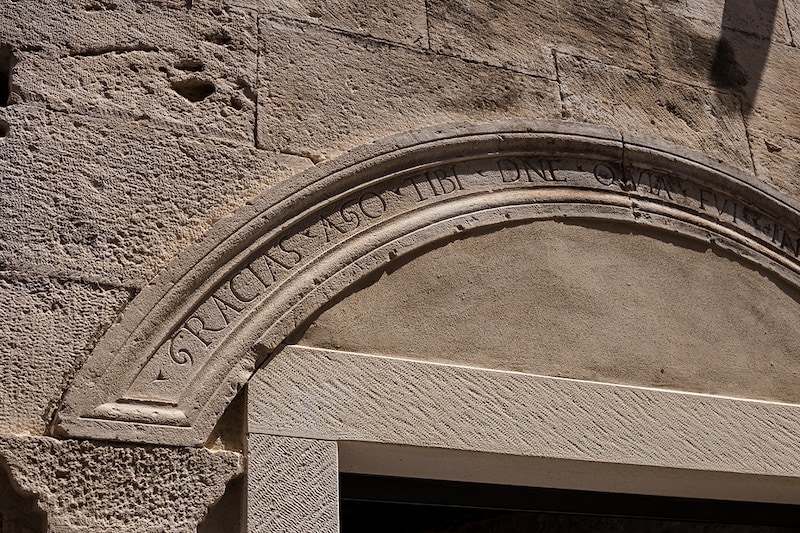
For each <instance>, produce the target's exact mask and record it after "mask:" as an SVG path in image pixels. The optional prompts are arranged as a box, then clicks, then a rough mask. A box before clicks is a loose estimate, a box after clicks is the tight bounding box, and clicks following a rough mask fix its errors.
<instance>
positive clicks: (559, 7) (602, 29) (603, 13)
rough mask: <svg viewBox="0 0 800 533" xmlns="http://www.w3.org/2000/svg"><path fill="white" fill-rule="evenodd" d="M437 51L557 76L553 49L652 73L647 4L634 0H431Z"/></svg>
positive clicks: (551, 76)
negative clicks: (587, 0) (644, 5)
mask: <svg viewBox="0 0 800 533" xmlns="http://www.w3.org/2000/svg"><path fill="white" fill-rule="evenodd" d="M428 6H429V22H428V23H429V27H430V40H431V49H432V50H435V51H437V52H442V53H446V54H449V55H454V56H458V57H464V58H467V59H471V60H474V61H481V62H487V63H489V64H492V65H497V66H502V67H505V68H510V69H512V70H518V71H521V72H527V73H530V74H535V75H538V76H546V77H549V78H551V79H555V76H556V71H555V65H554V61H553V50H554V49H555V50H560V51H563V52H566V53H574V54H580V55H583V56H586V57H591V58H594V59H597V60H602V61H607V62H609V63H611V64H614V65H619V66H626V67H630V68H636V69H639V70H644V71H651V70H652V68H653V60H652V56H651V55H650V46H649V42H648V29H647V23H646V20H645V10H644V8H643V7H642V4H641V3H639V2H635V1H630V0H602V1H593V2H591V3H590V4H589V3H586V2H582V1H579V0H566V1H564V0H547V1H544V2H537V3H536V4H531V3H530V2H527V1H525V0H510V1H506V2H495V1H492V0H458V1H453V0H430V1H429V2H428Z"/></svg>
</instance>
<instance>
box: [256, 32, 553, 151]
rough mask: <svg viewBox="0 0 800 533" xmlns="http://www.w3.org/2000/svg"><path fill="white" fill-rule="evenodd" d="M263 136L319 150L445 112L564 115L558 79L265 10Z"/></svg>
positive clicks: (436, 119) (481, 117)
mask: <svg viewBox="0 0 800 533" xmlns="http://www.w3.org/2000/svg"><path fill="white" fill-rule="evenodd" d="M259 27H260V30H261V40H262V47H263V48H262V52H261V56H260V57H261V59H260V61H261V63H260V68H259V76H260V77H261V85H260V86H259V100H258V105H259V120H258V129H259V131H258V144H259V146H261V147H263V148H267V149H271V150H278V151H282V152H288V153H294V154H300V155H305V156H308V157H311V158H313V159H315V160H319V159H325V158H329V157H331V156H332V155H335V154H337V153H340V152H342V151H344V150H347V149H350V148H353V147H355V146H358V145H360V144H363V143H365V142H368V141H371V140H374V139H375V138H379V137H383V136H386V135H389V134H392V133H399V132H403V131H407V130H410V129H414V128H420V127H423V126H430V125H435V124H441V123H446V122H455V121H461V120H465V121H469V122H473V123H479V122H487V121H491V120H495V119H500V118H515V117H517V118H519V117H525V118H559V117H560V104H559V96H558V87H557V85H556V84H555V83H553V82H551V81H548V80H545V79H542V78H536V77H532V76H527V75H524V74H517V73H514V72H510V71H507V70H502V69H498V68H494V67H488V66H483V65H476V64H473V63H469V62H465V61H461V60H459V59H454V58H449V57H443V56H439V55H435V54H429V53H418V52H414V51H410V50H408V49H405V48H400V47H395V46H392V45H389V44H386V43H382V42H378V41H374V40H370V39H366V38H360V37H352V36H347V35H340V34H335V33H331V32H325V31H322V30H321V29H319V28H316V27H313V26H306V25H299V24H295V23H281V22H277V21H272V20H269V19H266V18H262V20H261V23H260V26H259Z"/></svg>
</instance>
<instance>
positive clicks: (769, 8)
mask: <svg viewBox="0 0 800 533" xmlns="http://www.w3.org/2000/svg"><path fill="white" fill-rule="evenodd" d="M778 9H780V2H779V1H778V0H757V1H754V0H725V8H724V10H723V13H722V31H721V33H720V37H719V40H718V41H717V47H716V52H715V54H714V59H713V61H712V63H711V71H710V73H709V74H710V81H711V82H712V83H713V84H714V87H716V88H717V89H719V90H721V91H725V92H735V93H737V94H739V95H740V96H741V97H742V112H743V113H744V115H745V116H747V115H749V114H750V111H751V109H752V107H753V102H754V100H755V97H756V94H757V93H758V87H759V85H760V83H761V76H762V74H763V72H764V66H765V64H766V62H767V55H768V54H769V48H770V44H771V40H770V38H771V36H772V33H773V30H774V27H775V19H776V18H777V14H778V13H777V12H778ZM743 33H744V34H749V35H753V36H758V37H760V38H747V39H746V41H743V35H742V34H743ZM737 43H744V44H746V46H737ZM737 49H738V50H739V56H738V57H737V53H736V50H737ZM742 52H744V53H745V55H744V56H742ZM742 63H744V65H742Z"/></svg>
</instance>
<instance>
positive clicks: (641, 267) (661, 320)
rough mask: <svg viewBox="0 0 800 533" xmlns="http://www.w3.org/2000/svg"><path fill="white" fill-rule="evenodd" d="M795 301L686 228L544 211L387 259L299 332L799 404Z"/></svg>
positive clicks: (488, 363) (352, 346)
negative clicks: (676, 231) (402, 260)
mask: <svg viewBox="0 0 800 533" xmlns="http://www.w3.org/2000/svg"><path fill="white" fill-rule="evenodd" d="M795 164H796V163H795ZM376 278H377V277H376ZM373 279H375V278H373ZM798 302H800V291H798V290H797V289H791V288H789V287H788V286H786V285H784V284H781V283H776V282H774V281H770V280H769V279H767V278H766V277H765V273H763V272H760V271H758V270H755V269H753V268H752V267H751V265H749V264H747V263H743V262H741V261H737V260H735V259H734V258H732V257H730V256H728V255H726V254H724V253H722V252H721V251H718V250H717V251H714V250H713V249H711V248H709V247H706V246H698V243H695V242H692V241H690V240H685V239H679V238H675V237H674V236H673V237H667V236H666V235H665V234H662V233H660V232H644V231H643V230H642V229H641V228H636V227H635V226H633V225H628V224H610V223H606V224H588V223H583V224H578V223H573V224H565V223H560V222H553V221H542V222H534V223H530V224H526V225H522V226H517V227H513V228H505V229H502V230H498V231H494V232H492V233H489V234H484V235H473V236H470V237H467V238H462V239H459V240H455V241H452V242H450V243H448V244H446V245H445V244H442V245H441V246H440V247H438V248H436V249H434V250H430V251H428V252H427V253H426V254H425V255H422V256H419V257H417V258H415V259H413V260H411V261H409V262H408V263H406V264H403V265H402V266H398V267H396V268H393V269H392V270H391V271H390V272H388V273H386V274H384V275H383V276H381V277H380V278H379V279H375V281H374V283H373V284H371V285H369V286H367V287H365V288H362V289H360V290H358V291H357V292H354V293H353V294H351V295H349V296H347V297H346V298H344V299H343V300H342V301H341V302H339V303H338V304H336V305H333V306H331V307H330V308H329V309H327V310H326V311H324V312H323V313H322V314H321V315H320V316H319V317H318V318H317V319H316V320H315V321H314V322H313V323H312V324H311V326H310V327H309V329H308V330H307V331H306V332H305V334H304V335H303V336H302V337H301V340H300V341H299V342H300V343H302V344H305V345H310V346H318V347H321V348H332V349H338V350H346V351H351V352H361V353H376V354H384V355H395V354H402V356H403V357H409V358H414V359H421V360H426V361H435V362H441V363H450V364H460V365H467V366H477V367H482V368H494V369H501V370H512V371H519V372H529V373H533V374H540V375H550V376H560V377H569V378H577V379H587V380H593V381H604V382H611V383H621V384H632V385H641V386H648V387H663V388H670V389H677V390H685V391H695V392H702V393H715V394H724V395H729V396H739V397H749V398H760V399H772V400H779V401H786V402H793V403H797V402H800V393H799V392H798V390H797V386H796V383H797V379H798V370H797V368H795V367H796V365H797V356H796V353H795V349H794V348H793V346H795V345H797V344H800V332H798V331H797V328H795V327H794V326H793V324H794V323H795V321H796V316H797V314H798V310H799V306H798ZM698 324H702V327H698Z"/></svg>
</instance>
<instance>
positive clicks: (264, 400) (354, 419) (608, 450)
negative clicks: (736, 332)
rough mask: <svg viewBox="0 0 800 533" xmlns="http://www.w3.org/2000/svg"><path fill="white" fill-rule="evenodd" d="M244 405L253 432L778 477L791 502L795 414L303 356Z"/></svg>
mask: <svg viewBox="0 0 800 533" xmlns="http://www.w3.org/2000/svg"><path fill="white" fill-rule="evenodd" d="M248 396H249V398H251V399H252V401H251V402H250V404H249V406H248V416H249V427H250V431H251V432H258V433H270V434H273V435H283V436H293V437H298V438H309V439H315V438H316V439H331V440H341V441H359V442H372V443H385V444H398V445H408V446H420V447H426V448H443V449H452V450H465V451H477V452H487V453H495V454H507V455H517V456H524V457H538V458H550V459H566V460H577V461H587V462H601V463H617V464H623V465H638V466H649V467H660V468H670V469H685V470H699V471H709V472H727V473H733V474H757V475H763V476H775V477H776V478H778V477H787V478H791V479H792V480H793V481H789V480H788V479H787V480H786V481H787V484H786V485H784V487H783V489H782V490H783V491H784V494H783V497H789V498H791V499H792V501H793V502H794V503H796V502H797V501H798V500H800V490H799V488H798V485H797V478H798V476H800V457H798V455H797V442H796V437H795V436H796V434H797V431H798V430H800V409H799V408H798V406H797V405H787V404H777V403H769V402H751V401H743V400H734V399H731V398H723V397H711V396H705V395H691V394H683V393H676V392H670V391H659V390H654V389H644V388H637V387H620V386H616V385H609V384H605V383H596V382H586V381H577V380H569V379H556V378H547V377H542V376H536V375H531V374H522V373H517V372H498V371H490V370H485V369H480V368H472V367H465V366H456V365H441V364H431V363H419V362H415V361H409V360H408V359H399V358H391V357H376V356H369V355H364V354H353V353H346V352H333V351H327V350H318V349H309V348H304V347H301V346H289V347H286V348H285V349H284V350H283V351H282V352H280V353H279V354H278V355H276V356H275V358H273V359H272V360H271V361H270V362H269V363H268V364H267V365H265V366H264V367H262V368H261V369H260V370H259V371H258V372H256V374H255V375H254V377H253V378H252V379H251V381H250V384H249V385H248ZM776 488H777V487H776ZM750 496H752V495H750ZM739 498H741V496H739Z"/></svg>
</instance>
